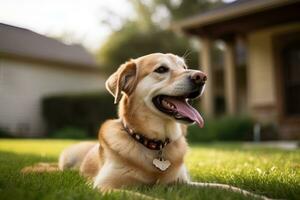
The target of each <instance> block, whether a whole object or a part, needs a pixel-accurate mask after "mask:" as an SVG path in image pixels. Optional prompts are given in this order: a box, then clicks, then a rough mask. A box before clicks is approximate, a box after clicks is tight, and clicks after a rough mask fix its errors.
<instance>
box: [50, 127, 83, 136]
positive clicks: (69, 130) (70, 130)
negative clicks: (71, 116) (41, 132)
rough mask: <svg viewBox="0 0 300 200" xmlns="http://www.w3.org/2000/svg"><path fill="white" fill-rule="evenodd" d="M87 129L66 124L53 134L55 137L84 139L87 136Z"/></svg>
mask: <svg viewBox="0 0 300 200" xmlns="http://www.w3.org/2000/svg"><path fill="white" fill-rule="evenodd" d="M87 135H88V134H87V133H86V131H85V130H83V129H80V128H75V127H72V126H66V127H64V128H62V129H59V130H57V131H55V132H54V133H52V134H51V136H52V137H53V138H72V139H84V138H86V137H87Z"/></svg>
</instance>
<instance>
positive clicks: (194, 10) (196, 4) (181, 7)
mask: <svg viewBox="0 0 300 200" xmlns="http://www.w3.org/2000/svg"><path fill="white" fill-rule="evenodd" d="M153 1H154V3H155V5H156V7H159V6H164V7H166V8H167V9H168V11H169V12H170V14H171V16H172V20H180V19H184V18H187V17H191V16H193V15H196V14H201V12H205V11H207V10H209V9H212V8H215V7H217V6H220V5H222V4H223V2H222V1H221V0H215V1H208V0H188V1H184V0H182V1H178V2H180V3H178V4H177V3H174V0H153Z"/></svg>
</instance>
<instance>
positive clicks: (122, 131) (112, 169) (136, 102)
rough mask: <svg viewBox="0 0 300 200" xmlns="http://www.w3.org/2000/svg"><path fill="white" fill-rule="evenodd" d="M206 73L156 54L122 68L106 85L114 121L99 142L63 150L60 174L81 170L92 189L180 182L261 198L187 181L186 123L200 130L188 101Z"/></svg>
mask: <svg viewBox="0 0 300 200" xmlns="http://www.w3.org/2000/svg"><path fill="white" fill-rule="evenodd" d="M206 81H207V75H206V74H205V73H203V72H202V71H198V70H191V69H188V67H187V65H186V63H185V61H184V59H183V58H181V57H179V56H176V55H174V54H162V53H154V54H149V55H146V56H143V57H139V58H136V59H131V60H129V61H127V62H126V63H124V64H122V65H121V66H120V67H119V68H118V69H117V71H116V72H114V73H113V74H112V75H111V76H110V77H109V78H108V80H107V81H106V84H105V85H106V89H107V90H108V92H109V93H110V94H111V95H113V97H114V103H115V104H119V110H118V116H119V118H118V119H113V120H108V121H106V122H105V123H104V124H103V125H102V126H101V128H100V131H99V134H98V142H97V143H93V142H82V143H79V144H75V145H73V146H70V147H68V148H66V149H65V150H64V151H63V152H62V153H61V155H60V157H59V163H58V168H59V170H65V169H79V171H80V173H81V174H82V175H83V176H86V177H87V178H88V179H89V180H91V181H92V182H93V185H94V187H95V188H99V189H100V190H101V191H110V190H114V189H121V188H124V187H128V186H136V185H142V184H143V185H144V184H145V185H154V184H157V183H160V184H172V183H184V184H189V185H192V186H198V187H213V188H221V189H227V190H231V191H234V192H240V193H242V194H244V195H251V196H254V197H259V198H265V197H263V196H260V195H256V194H253V193H250V192H248V191H245V190H242V189H239V188H235V187H232V186H229V185H225V184H214V183H197V182H191V180H190V177H189V174H188V171H187V168H186V166H185V164H184V157H185V155H186V152H187V148H188V145H187V142H186V137H185V136H186V134H187V125H189V124H196V125H198V126H199V127H203V126H204V120H203V118H202V116H201V115H200V113H199V112H198V111H197V110H196V109H195V108H193V107H192V106H191V105H190V104H189V102H190V100H193V99H197V98H199V97H200V96H201V95H202V94H203V92H204V90H205V83H206Z"/></svg>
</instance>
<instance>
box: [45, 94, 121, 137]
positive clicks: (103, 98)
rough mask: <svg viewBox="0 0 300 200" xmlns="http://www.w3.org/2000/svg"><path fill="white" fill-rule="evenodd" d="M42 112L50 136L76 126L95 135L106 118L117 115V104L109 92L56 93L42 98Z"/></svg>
mask: <svg viewBox="0 0 300 200" xmlns="http://www.w3.org/2000/svg"><path fill="white" fill-rule="evenodd" d="M42 113H43V117H44V119H45V121H46V125H47V132H48V134H50V135H49V136H51V133H55V132H56V131H59V130H61V129H63V128H65V127H76V128H78V129H81V130H83V131H84V132H85V133H87V136H88V137H95V136H96V135H97V133H98V130H99V127H100V125H101V124H102V123H103V122H104V121H105V120H106V119H110V118H115V117H116V105H114V104H113V97H112V96H111V95H110V94H108V92H107V93H92V94H75V95H74V94H73V95H70V94H68V95H56V96H48V97H45V98H44V99H43V100H42Z"/></svg>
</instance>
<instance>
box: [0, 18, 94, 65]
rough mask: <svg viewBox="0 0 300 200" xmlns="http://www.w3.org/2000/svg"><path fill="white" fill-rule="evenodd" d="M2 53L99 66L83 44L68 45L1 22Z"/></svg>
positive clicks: (63, 63) (61, 63)
mask: <svg viewBox="0 0 300 200" xmlns="http://www.w3.org/2000/svg"><path fill="white" fill-rule="evenodd" d="M0 55H5V56H13V57H20V58H24V59H30V60H34V61H36V60H37V61H42V62H51V63H55V64H59V65H68V66H74V67H80V68H97V64H96V61H95V58H94V57H93V56H92V55H91V54H90V53H89V52H87V50H86V49H84V48H83V47H82V46H81V45H77V44H76V45H66V44H64V43H62V42H59V41H58V40H55V39H53V38H49V37H46V36H44V35H40V34H38V33H36V32H33V31H31V30H28V29H25V28H20V27H16V26H11V25H8V24H3V23H0Z"/></svg>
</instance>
